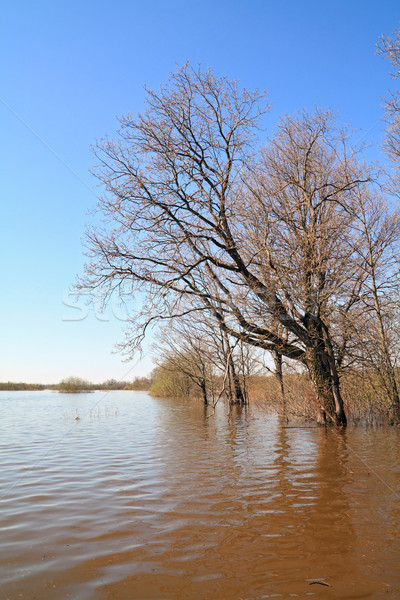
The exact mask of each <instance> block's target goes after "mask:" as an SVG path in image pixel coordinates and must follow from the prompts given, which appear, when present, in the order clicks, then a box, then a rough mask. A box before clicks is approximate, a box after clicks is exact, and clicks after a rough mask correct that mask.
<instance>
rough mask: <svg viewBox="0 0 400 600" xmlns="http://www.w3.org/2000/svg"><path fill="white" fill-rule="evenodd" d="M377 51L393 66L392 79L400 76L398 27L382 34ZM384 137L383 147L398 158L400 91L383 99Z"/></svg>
mask: <svg viewBox="0 0 400 600" xmlns="http://www.w3.org/2000/svg"><path fill="white" fill-rule="evenodd" d="M378 53H379V54H382V55H383V56H384V57H385V58H387V59H388V60H389V61H390V62H391V64H392V67H393V71H392V73H391V75H392V77H393V79H398V78H399V77H400V28H399V29H395V31H394V32H393V33H392V35H391V36H385V35H383V36H382V37H381V40H380V44H379V45H378ZM385 115H386V122H387V128H386V139H385V149H386V151H387V153H388V155H389V156H390V158H391V159H392V160H393V161H394V162H398V160H399V158H400V92H399V90H395V91H393V92H391V93H390V95H389V97H388V98H387V99H386V101H385Z"/></svg>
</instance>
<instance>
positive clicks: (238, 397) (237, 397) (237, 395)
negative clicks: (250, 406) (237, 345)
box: [229, 354, 246, 404]
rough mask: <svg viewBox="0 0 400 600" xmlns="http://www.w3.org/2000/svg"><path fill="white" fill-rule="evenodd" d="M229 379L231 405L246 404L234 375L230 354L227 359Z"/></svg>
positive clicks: (237, 378)
mask: <svg viewBox="0 0 400 600" xmlns="http://www.w3.org/2000/svg"><path fill="white" fill-rule="evenodd" d="M229 378H230V381H231V386H232V403H233V404H246V400H245V397H244V394H243V390H242V386H241V385H240V381H239V377H238V375H237V373H236V369H235V363H234V362H233V358H232V354H231V355H230V357H229Z"/></svg>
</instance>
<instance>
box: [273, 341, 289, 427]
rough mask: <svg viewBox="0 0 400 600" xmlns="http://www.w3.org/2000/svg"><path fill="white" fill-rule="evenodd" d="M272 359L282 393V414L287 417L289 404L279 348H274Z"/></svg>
mask: <svg viewBox="0 0 400 600" xmlns="http://www.w3.org/2000/svg"><path fill="white" fill-rule="evenodd" d="M271 354H272V359H273V361H274V365H275V377H276V379H277V381H278V384H279V390H280V394H281V413H282V416H283V417H284V418H285V419H287V406H286V396H285V386H284V383H283V371H282V354H281V353H280V352H279V351H278V350H273V351H272V352H271Z"/></svg>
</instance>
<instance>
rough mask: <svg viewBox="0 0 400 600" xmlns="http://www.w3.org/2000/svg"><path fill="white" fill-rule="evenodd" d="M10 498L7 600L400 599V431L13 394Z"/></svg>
mask: <svg viewBox="0 0 400 600" xmlns="http://www.w3.org/2000/svg"><path fill="white" fill-rule="evenodd" d="M210 412H211V411H209V413H208V415H209V414H210ZM77 417H78V419H77ZM289 425H291V424H290V423H289ZM0 497H1V500H0V598H1V600H6V599H10V600H20V599H23V600H34V599H35V600H48V599H49V600H50V599H54V600H63V599H64V598H72V599H79V600H81V599H82V600H91V599H93V600H102V599H107V600H132V599H134V600H138V599H143V600H150V599H151V600H175V599H183V600H197V599H199V600H200V599H201V600H214V599H215V600H216V599H218V600H221V599H226V600H231V599H232V600H240V599H241V600H255V599H261V598H329V599H331V598H334V599H337V598H373V599H380V598H400V526H399V522H400V430H399V429H379V430H372V429H361V428H360V429H352V428H348V430H347V431H341V432H337V431H325V430H323V429H319V428H302V427H296V426H294V427H282V425H281V424H280V423H279V420H278V419H277V418H276V417H274V416H271V415H268V414H266V413H265V412H264V411H262V410H261V409H260V408H257V407H249V408H247V409H245V410H239V409H237V410H235V411H233V412H232V413H231V414H229V411H228V408H227V407H226V406H224V405H222V404H221V405H218V407H217V411H216V413H215V414H214V415H213V416H209V418H207V414H206V412H205V410H204V407H203V406H202V405H201V403H199V402H197V403H196V402H191V403H182V402H178V401H174V400H157V399H153V398H150V397H149V396H148V395H147V394H146V393H142V392H111V393H100V392H96V393H95V394H85V395H59V394H56V393H52V392H0Z"/></svg>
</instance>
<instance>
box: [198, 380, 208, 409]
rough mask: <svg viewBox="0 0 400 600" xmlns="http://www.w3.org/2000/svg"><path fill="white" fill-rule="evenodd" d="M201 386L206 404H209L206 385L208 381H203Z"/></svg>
mask: <svg viewBox="0 0 400 600" xmlns="http://www.w3.org/2000/svg"><path fill="white" fill-rule="evenodd" d="M200 388H201V393H202V394H203V402H204V406H207V405H208V398H207V387H206V382H205V381H201V382H200Z"/></svg>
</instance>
